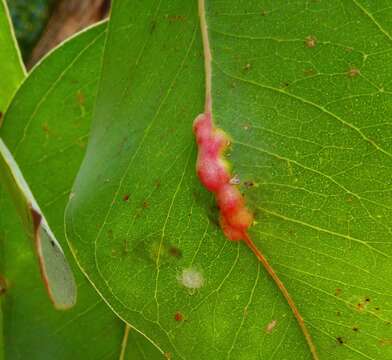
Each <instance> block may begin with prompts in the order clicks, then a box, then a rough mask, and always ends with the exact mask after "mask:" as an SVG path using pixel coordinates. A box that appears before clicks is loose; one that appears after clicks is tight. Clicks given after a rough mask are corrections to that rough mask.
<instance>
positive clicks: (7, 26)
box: [0, 0, 25, 124]
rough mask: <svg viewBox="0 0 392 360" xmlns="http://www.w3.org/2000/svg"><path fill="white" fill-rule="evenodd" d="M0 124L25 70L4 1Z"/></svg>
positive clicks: (1, 9) (0, 6) (1, 10)
mask: <svg viewBox="0 0 392 360" xmlns="http://www.w3.org/2000/svg"><path fill="white" fill-rule="evenodd" d="M0 44H1V52H0V64H1V76H0V114H1V115H0V124H1V118H2V114H3V113H4V111H5V110H6V108H7V106H8V103H9V102H10V100H11V98H12V95H13V94H14V93H15V91H16V89H17V88H18V86H19V84H20V83H21V82H22V81H23V79H24V77H25V69H24V65H23V62H22V60H21V57H20V53H19V48H18V45H17V43H16V40H15V35H14V32H13V28H12V23H11V19H10V16H9V13H8V8H7V4H6V2H5V0H1V1H0Z"/></svg>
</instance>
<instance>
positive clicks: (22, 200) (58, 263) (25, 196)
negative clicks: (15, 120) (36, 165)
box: [0, 1, 76, 309]
mask: <svg viewBox="0 0 392 360" xmlns="http://www.w3.org/2000/svg"><path fill="white" fill-rule="evenodd" d="M0 29H1V30H0V31H2V33H1V34H0V35H1V36H2V38H1V40H3V41H4V44H5V50H6V51H8V52H6V53H5V54H6V56H7V58H4V59H2V60H4V61H3V63H2V64H1V69H0V78H1V79H2V80H1V82H2V83H0V89H2V91H4V99H3V100H2V102H3V104H0V105H4V106H6V105H8V102H6V101H9V99H10V98H11V95H13V93H14V92H15V90H16V89H17V87H18V85H19V83H20V82H21V81H22V79H23V77H24V68H23V64H22V63H21V60H20V56H19V53H18V48H17V45H16V42H15V39H14V35H13V32H12V31H13V30H12V26H11V23H10V20H9V16H8V12H7V6H6V4H5V3H4V2H3V1H2V2H1V13H0ZM0 60H1V59H0ZM1 95H2V94H1V93H0V96H1ZM0 117H2V113H1V114H0ZM0 180H1V181H2V183H3V186H4V187H5V189H6V190H7V191H8V192H10V193H11V194H12V195H13V199H14V204H15V206H16V208H17V209H18V212H19V216H20V217H21V219H22V222H23V224H24V227H25V230H26V233H27V234H28V235H29V236H31V238H33V239H34V242H35V245H36V252H37V255H38V259H39V261H40V268H41V273H42V275H43V278H44V282H45V284H46V286H47V290H48V293H49V296H50V298H51V299H52V301H53V303H54V305H55V306H56V307H57V308H59V309H65V308H68V307H71V306H73V305H74V304H75V301H76V285H75V280H74V278H73V275H72V272H71V270H70V268H69V265H68V263H67V260H66V259H65V257H64V252H63V250H62V249H61V246H60V245H59V243H58V241H57V240H56V238H55V237H54V235H53V233H52V231H51V229H50V227H49V225H48V223H47V221H46V219H45V217H44V216H43V215H42V212H41V210H40V207H39V205H38V204H37V202H36V200H35V198H34V196H33V194H32V192H31V190H30V188H29V186H28V184H27V183H26V181H25V179H24V178H23V175H22V173H21V171H20V169H19V167H18V164H17V163H16V162H15V160H14V158H13V156H12V154H11V152H10V151H9V150H8V148H7V146H6V145H5V144H4V142H3V140H2V139H1V138H0Z"/></svg>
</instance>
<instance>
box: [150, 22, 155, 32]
mask: <svg viewBox="0 0 392 360" xmlns="http://www.w3.org/2000/svg"><path fill="white" fill-rule="evenodd" d="M156 27H157V22H156V21H155V20H153V21H151V23H150V34H152V33H153V32H154V31H155V29H156Z"/></svg>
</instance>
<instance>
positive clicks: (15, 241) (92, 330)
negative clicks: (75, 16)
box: [0, 25, 162, 360]
mask: <svg viewBox="0 0 392 360" xmlns="http://www.w3.org/2000/svg"><path fill="white" fill-rule="evenodd" d="M104 30H105V25H100V26H98V27H95V28H92V29H90V30H88V31H86V32H84V33H82V34H80V35H78V36H76V37H75V38H73V39H72V40H69V41H68V42H66V43H64V44H63V45H62V46H60V47H59V48H57V49H56V50H55V51H54V52H52V53H51V54H50V55H49V56H48V57H47V58H45V60H44V61H43V62H42V63H40V65H38V66H37V67H36V68H35V69H34V70H33V71H32V72H31V74H29V76H28V78H27V79H26V80H25V82H24V83H23V85H22V86H21V88H20V89H19V91H18V92H17V94H16V96H15V98H14V100H13V102H12V104H11V106H10V108H9V110H8V112H7V114H6V116H5V121H4V127H3V128H2V132H1V135H2V136H3V137H4V140H5V141H6V142H7V144H8V145H9V146H10V149H11V150H12V151H13V153H14V155H15V158H16V160H17V161H18V164H19V166H20V168H21V169H22V171H23V173H24V175H25V178H26V180H27V181H28V183H29V184H30V187H31V189H32V190H33V191H34V193H35V194H37V201H38V202H39V203H40V204H41V206H42V209H43V211H44V212H45V214H47V218H48V222H49V223H50V224H51V225H52V228H53V231H54V233H55V235H56V236H57V238H58V239H59V241H60V243H61V244H62V245H65V247H64V248H65V249H66V255H67V257H68V258H70V259H71V260H72V256H71V255H70V254H69V252H68V250H67V246H66V244H65V239H64V224H63V216H64V209H65V205H66V202H67V198H68V195H69V192H70V188H71V185H72V182H73V178H74V177H75V175H76V172H77V170H78V167H79V164H80V162H81V159H82V157H83V153H84V151H85V142H86V140H87V137H88V129H89V125H90V119H91V108H92V104H93V102H94V99H95V94H96V83H97V78H98V75H99V71H100V67H101V54H102V47H103V40H104ZM29 119H30V121H29ZM0 213H1V215H2V216H1V244H2V247H3V250H4V253H3V252H2V258H3V271H4V275H5V278H6V282H7V289H6V293H5V295H4V310H5V313H4V335H5V353H6V358H7V359H37V360H38V359H39V360H42V359H72V358H79V357H80V354H83V358H84V359H91V360H95V359H113V358H119V356H120V353H122V352H123V359H146V358H148V359H160V358H162V355H161V354H160V353H159V352H158V351H157V350H156V348H155V347H153V346H152V345H151V344H150V343H149V342H148V341H147V340H146V339H145V338H144V337H142V336H141V335H140V334H135V331H133V332H131V334H130V336H129V337H128V338H127V339H125V342H124V329H125V324H124V323H123V322H122V321H121V320H120V319H119V318H118V317H117V316H116V315H115V314H113V312H112V311H111V309H110V308H109V307H107V305H106V304H105V303H104V302H103V300H102V299H101V298H100V297H99V296H98V295H97V294H96V292H95V290H94V289H93V288H92V287H91V285H90V284H89V283H88V281H87V280H86V279H85V277H84V276H83V274H81V273H80V271H79V270H78V268H77V266H76V264H75V263H74V261H72V262H71V266H72V268H73V270H74V273H75V275H76V281H77V286H78V302H77V305H76V306H75V307H74V308H72V309H71V310H68V311H56V310H55V309H53V307H52V306H51V304H50V301H49V299H48V298H47V296H46V294H45V287H44V285H43V284H42V281H40V276H39V269H38V264H37V261H36V259H35V257H34V255H33V251H32V244H31V239H30V238H29V237H28V236H26V234H25V232H24V231H23V228H22V227H21V224H20V221H19V220H18V218H17V214H16V212H15V210H14V208H13V206H12V204H11V203H10V201H9V199H8V201H7V198H5V197H4V196H3V198H2V202H1V208H0ZM122 349H124V350H122ZM144 354H146V355H144ZM145 356H147V357H145Z"/></svg>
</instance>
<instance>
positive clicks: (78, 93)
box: [76, 90, 86, 105]
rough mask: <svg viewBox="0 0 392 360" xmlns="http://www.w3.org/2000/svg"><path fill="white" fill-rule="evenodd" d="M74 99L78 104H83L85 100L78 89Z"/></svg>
mask: <svg viewBox="0 0 392 360" xmlns="http://www.w3.org/2000/svg"><path fill="white" fill-rule="evenodd" d="M76 101H77V102H78V104H79V105H84V103H85V102H86V97H85V96H84V94H83V93H82V92H81V91H80V90H79V91H78V92H77V93H76Z"/></svg>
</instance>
